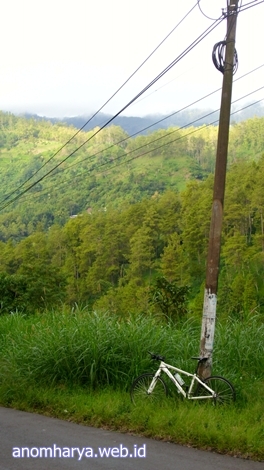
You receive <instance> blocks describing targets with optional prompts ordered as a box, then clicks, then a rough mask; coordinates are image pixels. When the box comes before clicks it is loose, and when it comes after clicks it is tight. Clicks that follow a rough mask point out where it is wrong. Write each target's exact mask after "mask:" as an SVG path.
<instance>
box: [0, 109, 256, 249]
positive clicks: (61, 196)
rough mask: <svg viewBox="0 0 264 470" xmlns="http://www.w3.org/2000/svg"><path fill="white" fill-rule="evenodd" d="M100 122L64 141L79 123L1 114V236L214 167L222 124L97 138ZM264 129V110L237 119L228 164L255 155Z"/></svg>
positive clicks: (158, 190) (144, 193) (160, 188)
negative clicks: (256, 115)
mask: <svg viewBox="0 0 264 470" xmlns="http://www.w3.org/2000/svg"><path fill="white" fill-rule="evenodd" d="M98 130H99V128H96V129H95V130H93V131H90V132H80V133H79V134H78V135H77V136H76V137H74V138H73V139H72V140H71V141H70V142H69V144H68V145H67V146H64V144H65V143H66V142H67V141H68V140H69V139H71V138H72V136H73V135H74V133H75V132H76V130H75V129H74V128H72V127H69V126H65V125H62V124H59V123H57V124H52V123H50V122H48V121H45V120H43V121H42V120H41V121H40V120H34V119H25V118H21V117H16V116H13V115H12V114H5V113H1V114H0V171H1V181H2V184H1V187H0V201H1V204H0V208H1V212H0V222H1V224H0V239H2V240H7V239H8V238H9V237H14V238H15V239H20V238H21V237H24V236H27V235H29V234H30V233H32V231H34V229H35V227H36V226H37V224H39V223H41V224H42V226H43V228H44V229H47V228H48V227H50V226H51V225H52V224H53V223H58V224H60V225H63V224H64V223H65V222H66V221H67V220H68V219H69V217H71V216H73V215H76V214H79V213H80V212H82V211H87V210H89V211H91V210H105V209H106V208H107V210H109V209H110V208H111V207H112V208H116V207H120V206H124V205H127V204H129V203H135V202H139V201H141V200H142V199H143V198H146V197H147V198H149V197H152V196H153V195H155V194H162V193H164V191H166V190H173V191H180V190H182V189H184V188H185V186H186V183H187V182H188V181H191V180H200V181H202V180H203V179H205V178H207V176H208V174H210V173H212V172H213V171H214V161H215V153H216V141H217V127H214V126H208V127H206V126H202V127H200V128H187V129H182V130H179V129H178V128H169V129H168V130H162V129H160V130H158V131H155V132H153V133H150V134H148V135H146V136H137V137H134V138H132V139H127V137H128V135H127V134H126V133H125V132H124V131H123V130H122V129H121V128H120V127H118V126H111V127H109V128H107V129H104V130H102V131H101V132H99V133H98V134H97V135H95V136H94V138H92V136H93V134H94V133H95V132H96V131H98ZM263 131H264V118H255V119H250V120H248V121H245V122H243V123H240V124H236V125H233V126H232V128H231V132H230V151H229V164H232V163H233V162H235V161H238V160H240V159H247V160H248V159H258V158H259V157H260V155H261V153H262V152H263V148H264V132H263ZM89 139H90V140H89ZM63 146H64V147H63ZM80 146H81V148H80V149H79V150H78V152H76V153H73V152H75V150H76V148H78V147H80ZM62 147H63V148H62ZM61 148H62V150H61V151H59V152H58V153H57V154H56V152H57V151H58V150H59V149H61ZM71 153H73V155H72V156H71V157H70V158H68V156H69V155H70V154H71ZM54 155H55V156H54ZM63 160H65V161H64V163H61V162H62V161H63ZM56 166H57V168H56V169H55V170H54V171H53V169H54V168H55V167H56ZM47 173H50V174H49V175H48V177H47V178H44V179H42V177H43V176H44V175H46V174H47ZM38 180H40V181H39V182H38V183H37V184H36V185H35V186H34V187H33V188H32V189H31V190H30V191H29V192H27V193H26V194H25V195H22V196H21V197H19V199H18V200H17V201H16V200H14V202H12V200H13V199H16V197H17V196H19V195H20V194H21V193H22V192H23V191H24V190H25V189H26V188H27V187H28V186H30V185H32V184H34V183H35V182H36V181H38ZM11 202H12V204H11Z"/></svg>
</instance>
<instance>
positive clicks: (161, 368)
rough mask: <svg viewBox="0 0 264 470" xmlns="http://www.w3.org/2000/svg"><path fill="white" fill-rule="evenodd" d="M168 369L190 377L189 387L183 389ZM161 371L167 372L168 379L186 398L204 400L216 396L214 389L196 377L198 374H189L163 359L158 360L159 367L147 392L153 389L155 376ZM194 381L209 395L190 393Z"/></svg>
mask: <svg viewBox="0 0 264 470" xmlns="http://www.w3.org/2000/svg"><path fill="white" fill-rule="evenodd" d="M170 370H173V371H175V372H178V373H179V374H181V375H185V376H187V377H192V380H191V384H190V387H189V389H188V391H187V392H186V391H185V390H184V389H183V387H182V386H181V385H180V384H179V382H177V380H176V379H175V377H174V376H173V375H172V373H171V372H170ZM162 372H165V374H167V376H168V377H169V378H170V380H171V381H172V382H173V383H174V385H175V386H176V387H177V389H178V391H179V393H181V394H182V395H183V396H184V398H187V399H188V400H205V399H211V398H215V397H216V393H215V392H214V390H212V389H211V388H210V387H208V385H206V384H205V383H204V382H203V381H202V380H201V379H200V378H199V377H198V375H197V374H196V373H195V374H191V373H190V372H186V371H185V370H182V369H179V368H178V367H174V366H171V365H170V364H166V362H163V361H161V362H160V365H159V368H158V370H157V372H156V373H155V375H154V378H153V380H152V382H151V384H150V386H149V389H148V393H149V394H150V393H151V392H152V391H153V390H154V388H155V385H156V382H157V378H158V377H160V375H161V373H162ZM196 382H197V383H199V384H201V385H202V386H203V387H204V388H205V389H206V390H208V391H209V392H210V393H211V396H210V395H199V396H195V395H192V392H193V389H194V384H195V383H196Z"/></svg>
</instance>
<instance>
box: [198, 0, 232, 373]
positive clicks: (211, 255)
mask: <svg viewBox="0 0 264 470" xmlns="http://www.w3.org/2000/svg"><path fill="white" fill-rule="evenodd" d="M238 1H239V0H228V8H227V34H226V48H225V61H224V71H223V73H224V77H223V85H222V97H221V109H220V118H219V130H218V141H217V153H216V166H215V179H214V194H213V205H212V215H211V226H210V234H209V247H208V256H207V266H206V283H205V292H204V305H203V319H202V330H201V342H200V357H207V361H204V362H203V363H201V364H200V366H199V370H198V374H199V376H200V377H201V378H206V377H208V376H209V375H211V368H212V354H213V343H214V331H215V321H216V304H217V286H218V274H219V264H220V251H221V231H222V220H223V206H224V194H225V180H226V165H227V151H228V138H229V125H230V109H231V97H232V84H233V64H234V54H235V37H236V22H237V8H238Z"/></svg>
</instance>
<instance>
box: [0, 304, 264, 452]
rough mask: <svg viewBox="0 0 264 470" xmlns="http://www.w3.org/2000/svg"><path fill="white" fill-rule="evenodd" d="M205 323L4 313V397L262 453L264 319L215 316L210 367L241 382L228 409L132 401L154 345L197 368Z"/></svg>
mask: <svg viewBox="0 0 264 470" xmlns="http://www.w3.org/2000/svg"><path fill="white" fill-rule="evenodd" d="M199 338H200V323H199V322H198V321H195V320H192V319H187V320H185V321H183V322H181V323H179V324H176V325H175V324H170V325H168V324H165V323H160V322H158V321H157V320H156V319H155V318H151V317H150V316H147V315H146V316H134V317H129V318H126V319H124V320H122V319H118V318H116V317H113V316H112V317H111V316H109V315H107V314H97V313H95V312H93V313H89V312H88V311H86V310H82V311H80V310H78V309H77V310H76V311H75V312H69V311H66V310H65V311H63V310H62V311H60V312H53V313H52V312H51V313H48V312H47V313H45V314H42V315H38V314H36V315H32V316H22V315H19V314H14V315H9V316H2V317H0V364H1V368H0V403H1V404H2V405H3V406H10V407H14V408H18V409H22V410H28V411H35V412H39V413H44V414H46V415H50V416H56V417H60V418H63V419H67V420H71V421H74V422H78V423H83V424H89V425H92V426H101V427H106V428H108V429H115V430H120V431H123V432H128V431H129V432H133V433H138V434H141V435H145V436H148V437H153V438H156V439H165V440H169V441H171V442H178V443H182V444H185V445H192V446H195V447H199V448H204V449H213V450H215V451H218V452H222V453H229V454H232V455H237V456H243V457H247V458H253V459H259V460H263V459H264V416H263V399H264V324H263V321H262V318H261V316H255V317H253V318H252V317H251V318H248V319H246V320H244V321H243V322H239V321H231V320H225V321H223V322H221V321H219V322H218V324H217V328H216V337H215V353H214V367H213V373H214V374H217V375H223V376H224V377H226V378H227V379H229V380H230V381H231V382H232V383H233V384H234V386H235V389H236V393H237V400H236V402H235V403H234V404H233V405H231V406H224V407H221V406H220V407H218V406H212V405H211V404H209V403H203V402H199V403H194V402H188V401H184V400H182V399H181V398H179V395H178V393H177V392H176V391H174V390H173V389H172V390H171V394H170V397H169V398H167V399H164V402H163V403H162V404H161V405H160V406H159V407H157V406H155V405H152V404H151V403H150V404H147V405H146V404H145V403H144V404H143V405H139V406H136V407H135V406H133V405H132V403H131V402H130V397H129V389H130V386H131V383H132V381H133V379H134V378H135V377H136V376H137V375H139V374H140V373H142V372H145V371H151V370H153V368H154V367H157V363H154V364H153V363H152V362H151V361H150V359H149V355H148V354H147V351H148V350H151V351H155V352H157V353H160V354H163V355H165V356H166V360H167V361H168V362H170V363H172V364H175V365H178V366H179V367H181V368H184V369H186V370H190V371H193V370H194V366H195V363H194V361H192V360H191V359H190V358H191V356H192V355H197V353H198V350H199Z"/></svg>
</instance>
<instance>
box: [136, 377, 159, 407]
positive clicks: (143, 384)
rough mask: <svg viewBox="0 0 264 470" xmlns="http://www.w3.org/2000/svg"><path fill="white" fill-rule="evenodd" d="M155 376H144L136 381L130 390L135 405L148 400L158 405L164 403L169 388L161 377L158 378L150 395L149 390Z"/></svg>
mask: <svg viewBox="0 0 264 470" xmlns="http://www.w3.org/2000/svg"><path fill="white" fill-rule="evenodd" d="M154 376H155V375H154V374H143V375H140V376H139V377H137V379H135V380H134V382H133V383H132V386H131V390H130V397H131V400H132V402H133V403H134V405H136V404H138V403H140V402H144V401H146V400H147V401H149V402H153V403H156V402H159V401H162V400H163V398H164V396H165V397H166V396H167V395H168V389H167V386H166V384H165V382H164V381H163V380H162V379H161V378H160V377H157V378H156V384H155V386H154V389H153V390H152V392H151V393H148V389H149V387H150V384H151V382H152V380H153V379H154Z"/></svg>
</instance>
